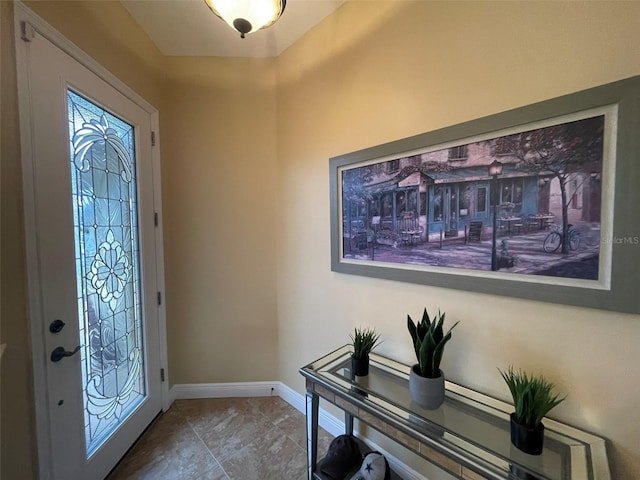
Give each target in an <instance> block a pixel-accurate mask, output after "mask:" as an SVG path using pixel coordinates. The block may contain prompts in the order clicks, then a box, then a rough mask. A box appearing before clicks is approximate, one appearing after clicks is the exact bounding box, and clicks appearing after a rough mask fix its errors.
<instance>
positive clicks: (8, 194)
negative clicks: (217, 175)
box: [0, 2, 35, 479]
mask: <svg viewBox="0 0 640 480" xmlns="http://www.w3.org/2000/svg"><path fill="white" fill-rule="evenodd" d="M0 9H1V10H2V14H1V18H0V20H1V22H2V24H1V25H0V35H1V36H2V38H1V40H0V54H1V61H2V65H1V69H2V76H1V80H0V81H1V84H0V96H1V101H2V107H1V115H2V119H1V128H2V130H1V132H0V135H1V139H2V143H1V147H0V179H1V184H0V190H1V193H2V200H1V203H2V211H1V212H0V219H1V220H2V225H1V235H2V239H1V241H0V243H1V249H2V250H1V252H0V254H1V256H2V272H1V278H0V282H1V283H2V298H1V305H0V307H1V313H0V314H1V315H2V332H1V337H2V342H3V343H7V344H8V345H9V346H8V348H7V350H6V351H5V354H4V356H3V358H2V373H1V375H2V388H1V389H0V390H1V392H2V399H1V401H0V405H1V408H2V412H1V413H0V415H1V416H2V425H1V427H2V431H1V432H0V438H1V439H2V451H1V455H2V461H1V462H0V463H1V466H2V471H1V472H0V476H2V478H21V476H24V478H27V479H29V478H31V477H32V475H33V469H32V465H33V459H34V457H33V456H32V454H31V452H32V449H33V442H35V439H34V437H33V435H32V432H33V405H32V403H33V394H32V388H31V369H30V365H31V354H30V352H29V349H28V346H27V345H28V340H27V338H28V328H27V316H26V310H25V298H26V274H25V270H24V269H25V262H24V245H23V242H24V236H23V234H22V190H21V188H20V186H21V184H22V175H21V172H20V147H19V144H18V141H17V138H18V134H19V132H18V104H17V98H16V70H15V55H14V53H13V52H14V41H13V8H12V5H11V4H10V3H8V2H0Z"/></svg>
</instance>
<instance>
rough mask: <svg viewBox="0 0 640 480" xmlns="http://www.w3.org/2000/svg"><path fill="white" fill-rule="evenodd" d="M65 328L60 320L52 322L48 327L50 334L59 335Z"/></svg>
mask: <svg viewBox="0 0 640 480" xmlns="http://www.w3.org/2000/svg"><path fill="white" fill-rule="evenodd" d="M64 326H65V323H64V322H63V321H62V320H54V321H53V322H51V325H49V331H50V332H51V333H59V332H60V330H62V329H63V328H64Z"/></svg>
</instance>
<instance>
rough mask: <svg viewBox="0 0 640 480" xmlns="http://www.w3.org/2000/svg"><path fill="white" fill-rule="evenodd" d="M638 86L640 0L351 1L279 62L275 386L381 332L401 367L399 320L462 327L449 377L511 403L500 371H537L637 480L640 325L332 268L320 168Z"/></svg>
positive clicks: (405, 346)
mask: <svg viewBox="0 0 640 480" xmlns="http://www.w3.org/2000/svg"><path fill="white" fill-rule="evenodd" d="M638 74H640V3H637V2H630V3H629V2H627V3H622V2H605V3H593V2H589V3H585V2H580V3H560V2H548V3H545V2H528V3H525V2H496V3H485V2H469V3H462V2H348V3H347V4H345V5H344V6H343V7H342V8H341V9H339V10H338V11H337V12H336V14H334V15H332V16H331V17H329V18H328V19H327V20H326V21H325V22H323V23H322V24H321V25H319V26H318V27H317V28H316V29H314V30H313V31H312V32H311V33H310V34H308V35H307V36H306V37H304V38H303V39H302V40H301V41H299V42H297V43H296V44H295V45H294V46H293V47H291V48H289V49H288V50H287V51H286V52H285V53H284V54H282V55H281V56H280V57H279V58H278V162H279V175H280V182H281V183H280V189H279V198H280V202H279V219H280V220H279V222H280V223H279V236H278V242H279V247H280V248H279V255H278V315H279V331H280V337H279V341H280V347H279V353H280V379H281V380H282V381H283V382H284V383H286V384H287V385H290V386H292V387H295V388H296V389H297V390H298V391H299V392H302V391H303V381H302V378H301V377H300V375H299V374H298V373H297V369H298V368H299V367H300V366H301V365H304V364H305V363H308V362H309V361H311V360H313V359H315V358H317V357H319V356H321V355H323V354H325V353H327V352H328V351H330V350H331V349H334V348H336V347H338V346H339V345H342V344H344V343H347V342H348V336H347V335H348V333H349V331H350V330H351V329H352V328H353V326H354V325H371V326H374V327H376V328H377V329H378V330H379V331H380V332H381V333H382V336H383V338H384V343H383V344H382V346H381V347H380V349H379V350H380V352H381V353H383V354H386V355H388V356H390V357H392V358H396V359H398V360H402V361H404V362H407V363H409V362H412V361H413V358H412V349H411V346H410V343H409V335H408V333H407V331H406V315H407V314H411V315H412V316H414V315H415V316H418V315H419V314H420V313H421V311H422V308H424V307H425V306H427V307H429V308H430V309H432V310H436V309H438V308H440V309H442V310H443V311H445V312H447V318H448V319H449V320H450V321H452V322H453V321H455V320H460V321H461V323H460V325H459V326H458V327H457V328H456V330H455V332H454V337H453V341H452V342H450V343H449V344H448V346H447V352H446V354H445V358H444V362H443V367H444V369H445V371H446V374H447V376H448V378H450V379H451V380H454V381H457V382H460V383H462V384H464V385H468V386H470V387H472V388H476V389H478V390H480V391H483V392H486V393H488V394H491V395H494V396H497V397H500V398H502V399H504V400H508V391H507V389H506V387H505V386H504V385H503V381H502V380H501V378H500V376H499V374H498V372H497V370H496V367H501V368H505V367H507V366H508V365H509V364H514V365H515V366H516V367H523V368H526V369H529V370H531V371H534V372H540V373H544V375H545V376H547V377H548V378H549V379H551V380H553V381H555V382H556V383H557V384H558V386H559V390H560V391H562V392H566V393H567V394H568V399H567V401H566V402H565V403H563V404H562V405H560V406H559V407H558V408H557V409H556V410H554V411H553V412H552V416H553V417H554V418H558V419H559V420H561V421H565V422H567V423H569V424H572V425H576V426H578V427H582V428H584V429H586V430H589V431H592V432H595V433H597V434H600V435H603V436H605V437H607V438H608V439H609V440H610V443H609V453H610V458H611V464H612V470H613V478H616V479H623V478H624V479H631V478H636V479H640V466H639V465H640V451H639V450H638V444H639V443H638V442H639V441H640V414H638V411H637V405H638V404H640V369H639V368H638V358H639V357H638V350H637V345H638V344H639V343H640V316H638V315H624V314H618V313H612V312H605V311H598V310H589V309H580V308H574V307H565V306H560V305H553V304H548V303H542V302H533V301H524V300H517V299H513V298H507V297H499V296H490V295H480V294H475V293H465V292H462V291H456V290H447V289H439V288H435V287H425V286H419V285H413V284H408V283H406V284H405V283H397V282H391V281H384V280H375V279H368V278H365V277H358V276H350V275H343V274H336V273H332V272H331V271H330V267H329V265H330V256H329V209H328V205H329V184H328V164H329V162H328V158H329V157H332V156H335V155H339V154H344V153H348V152H351V151H354V150H358V149H361V148H365V147H370V146H374V145H378V144H380V143H384V142H387V141H391V140H396V139H399V138H403V137H406V136H409V135H413V134H416V133H420V132H426V131H430V130H433V129H435V128H439V127H444V126H447V125H452V124H456V123H458V122H463V121H465V120H471V119H474V118H478V117H481V116H484V115H488V114H492V113H496V112H500V111H504V110H506V109H509V108H514V107H518V106H521V105H526V104H529V103H532V102H535V101H539V100H543V99H547V98H552V97H555V96H558V95H563V94H565V93H569V92H573V91H577V90H581V89H585V88H589V87H592V86H595V85H599V84H603V83H607V82H611V81H614V80H618V79H621V78H625V77H629V76H633V75H638Z"/></svg>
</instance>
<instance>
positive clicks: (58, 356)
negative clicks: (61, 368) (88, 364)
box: [51, 345, 80, 362]
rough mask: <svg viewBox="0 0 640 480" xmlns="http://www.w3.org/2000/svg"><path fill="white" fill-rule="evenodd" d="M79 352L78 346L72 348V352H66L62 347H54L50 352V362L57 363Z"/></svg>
mask: <svg viewBox="0 0 640 480" xmlns="http://www.w3.org/2000/svg"><path fill="white" fill-rule="evenodd" d="M79 350H80V345H78V346H77V347H76V348H74V349H73V351H71V352H68V351H67V350H65V349H64V347H56V348H54V349H53V352H51V361H52V362H59V361H60V360H62V359H63V358H64V357H71V356H73V355H75V354H76V353H78V351H79Z"/></svg>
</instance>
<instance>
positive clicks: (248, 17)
mask: <svg viewBox="0 0 640 480" xmlns="http://www.w3.org/2000/svg"><path fill="white" fill-rule="evenodd" d="M204 1H205V3H206V4H207V5H208V6H209V8H210V9H211V10H212V11H213V13H215V14H216V15H217V16H218V17H220V18H221V19H222V20H224V21H225V22H226V23H227V24H228V25H229V26H230V27H231V28H233V29H234V30H237V31H238V32H240V36H241V37H242V38H244V36H245V34H247V33H253V32H255V31H257V30H260V29H261V28H265V27H268V26H270V25H272V24H273V23H275V21H276V20H278V18H280V15H282V12H284V7H285V5H286V4H287V0H204Z"/></svg>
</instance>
